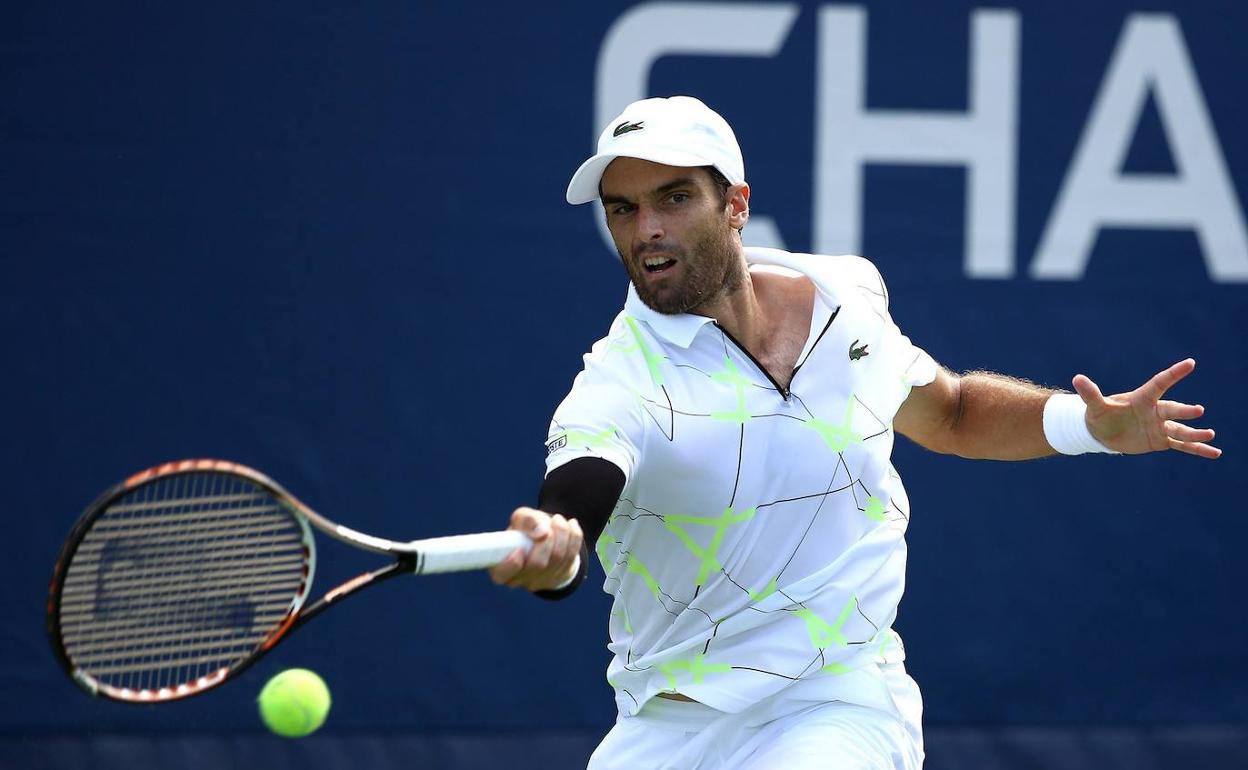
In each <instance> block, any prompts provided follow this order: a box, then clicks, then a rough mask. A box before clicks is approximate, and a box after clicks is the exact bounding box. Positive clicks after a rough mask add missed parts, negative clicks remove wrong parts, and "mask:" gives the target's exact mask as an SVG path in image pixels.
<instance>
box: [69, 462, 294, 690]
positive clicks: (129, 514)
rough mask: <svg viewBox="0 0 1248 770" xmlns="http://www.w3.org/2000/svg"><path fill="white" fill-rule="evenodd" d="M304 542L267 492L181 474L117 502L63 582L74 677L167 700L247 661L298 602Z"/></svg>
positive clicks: (220, 478) (221, 478)
mask: <svg viewBox="0 0 1248 770" xmlns="http://www.w3.org/2000/svg"><path fill="white" fill-rule="evenodd" d="M308 544H309V543H308V541H307V540H305V536H304V530H303V528H302V527H301V526H300V524H299V522H298V521H296V520H295V518H294V517H293V516H291V515H290V514H289V513H288V512H287V511H286V510H285V509H284V508H283V507H282V506H281V505H280V504H279V502H278V501H277V499H276V498H275V497H273V496H272V495H271V494H270V493H269V492H268V491H267V490H265V489H264V488H262V487H260V486H259V485H257V484H255V483H253V482H251V481H250V480H248V479H245V478H243V477H240V476H237V475H234V474H230V473H225V472H199V473H187V474H177V475H173V476H169V477H165V478H162V479H159V480H157V481H154V482H152V483H149V484H146V485H144V486H141V487H139V488H137V489H135V490H133V491H131V492H130V493H128V494H126V495H124V496H122V497H120V498H118V499H117V500H115V501H113V502H112V503H111V504H110V505H109V506H108V508H107V510H106V511H105V512H104V513H103V514H102V515H101V516H100V517H99V518H98V519H96V521H95V522H94V524H93V525H92V527H91V529H90V530H89V531H88V533H87V534H86V536H85V537H84V538H83V540H82V542H81V543H80V544H79V546H78V549H77V550H76V552H75V553H74V556H73V558H72V560H71V562H70V564H69V566H68V569H67V571H66V577H65V582H64V586H63V589H62V593H61V597H62V598H61V607H60V623H61V637H62V640H63V643H64V646H65V651H66V653H67V655H68V657H69V658H70V660H71V661H72V662H73V663H74V665H75V666H77V667H79V668H81V669H82V670H83V671H84V672H86V673H87V674H89V675H90V676H92V677H95V678H96V679H97V680H99V681H101V682H103V683H105V684H108V685H111V686H113V687H118V688H126V689H131V690H159V689H162V688H175V687H177V686H178V685H180V684H186V683H191V682H194V681H196V680H197V679H199V678H201V677H203V676H206V675H208V674H211V673H214V672H216V671H218V670H220V669H222V668H226V667H229V666H231V665H233V664H235V663H237V662H238V661H239V660H241V659H243V658H245V657H246V656H247V655H249V654H250V653H251V652H252V651H253V650H254V649H255V648H256V647H257V646H258V645H259V644H260V643H261V642H263V641H264V640H265V639H266V638H268V636H269V635H270V634H271V632H272V631H273V629H274V628H276V627H277V626H278V625H279V624H280V623H282V622H283V620H284V619H285V618H286V616H287V614H288V613H289V611H290V608H291V606H292V601H293V600H294V599H295V597H296V596H298V595H299V594H300V592H301V591H303V590H306V586H305V585H304V584H305V582H306V574H307V572H306V570H307V565H308V559H309V554H308V552H307V545H308Z"/></svg>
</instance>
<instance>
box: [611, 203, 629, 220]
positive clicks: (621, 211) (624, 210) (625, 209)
mask: <svg viewBox="0 0 1248 770" xmlns="http://www.w3.org/2000/svg"><path fill="white" fill-rule="evenodd" d="M632 210H633V207H632V206H631V205H630V204H627V203H624V204H620V205H619V206H616V207H615V208H613V209H612V210H611V213H612V214H615V215H616V216H617V217H618V216H623V215H625V214H629V213H632Z"/></svg>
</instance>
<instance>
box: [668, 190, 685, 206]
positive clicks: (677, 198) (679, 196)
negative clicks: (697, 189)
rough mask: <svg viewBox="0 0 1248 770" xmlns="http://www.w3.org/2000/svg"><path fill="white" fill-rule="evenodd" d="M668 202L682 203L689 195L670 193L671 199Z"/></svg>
mask: <svg viewBox="0 0 1248 770" xmlns="http://www.w3.org/2000/svg"><path fill="white" fill-rule="evenodd" d="M670 200H671V201H672V203H684V202H685V201H687V200H689V193H683V192H678V193H672V197H671V199H670Z"/></svg>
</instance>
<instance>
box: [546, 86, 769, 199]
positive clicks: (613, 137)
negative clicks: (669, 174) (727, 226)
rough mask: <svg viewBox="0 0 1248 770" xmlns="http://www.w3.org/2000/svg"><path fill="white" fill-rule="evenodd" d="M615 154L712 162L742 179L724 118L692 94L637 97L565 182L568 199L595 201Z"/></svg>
mask: <svg viewBox="0 0 1248 770" xmlns="http://www.w3.org/2000/svg"><path fill="white" fill-rule="evenodd" d="M619 157H625V158H640V159H641V160H649V161H653V162H654V163H662V164H664V165H667V166H714V167H715V168H717V169H719V172H720V173H721V174H723V175H724V176H725V177H726V178H727V179H728V181H729V182H730V183H732V184H740V183H741V182H744V181H745V161H744V160H742V158H741V147H740V146H738V145H737V137H736V136H735V135H733V133H732V128H731V127H730V126H729V125H728V121H726V120H724V119H723V118H722V117H720V116H719V113H717V112H715V111H714V110H712V109H711V108H710V107H707V106H706V105H705V104H703V103H702V102H700V101H698V100H697V99H694V98H693V97H692V96H673V97H671V98H668V99H663V98H655V99H642V100H641V101H639V102H633V103H632V104H630V105H628V106H627V107H625V108H624V111H623V112H622V113H620V116H619V117H617V118H616V119H615V120H613V121H611V122H610V123H608V124H607V127H606V128H604V129H603V130H602V135H601V136H599V137H598V152H597V154H595V155H594V157H592V158H590V159H589V160H587V161H585V162H584V163H582V164H581V167H580V168H578V169H577V170H576V173H575V174H573V175H572V181H571V182H569V183H568V203H589V202H590V201H593V200H597V199H598V183H599V182H600V181H601V180H602V172H604V171H606V170H607V166H609V165H610V164H611V161H613V160H615V159H616V158H619Z"/></svg>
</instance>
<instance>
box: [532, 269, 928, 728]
mask: <svg viewBox="0 0 1248 770" xmlns="http://www.w3.org/2000/svg"><path fill="white" fill-rule="evenodd" d="M746 260H747V262H748V263H749V264H750V265H751V270H759V269H762V270H780V271H781V272H784V271H796V272H799V273H803V274H805V275H807V276H808V277H809V278H810V279H811V280H812V281H813V282H814V284H815V286H816V287H817V292H816V299H815V309H814V314H813V318H812V323H811V329H810V335H809V337H808V339H807V341H806V345H805V348H804V349H803V350H802V353H801V355H800V356H799V358H798V364H797V368H796V371H795V373H794V375H793V378H792V381H791V383H790V388H791V390H790V391H789V392H785V391H784V390H783V389H780V388H778V387H777V385H776V384H775V383H774V382H773V381H772V380H771V379H770V378H769V377H768V376H767V374H766V373H765V372H764V371H763V370H762V368H761V367H760V366H759V365H758V364H757V363H756V362H755V361H754V360H753V359H752V358H751V357H750V356H749V354H747V353H746V352H745V350H744V349H743V348H741V347H740V346H739V345H738V344H736V343H735V342H734V341H733V340H732V339H731V338H730V337H729V336H728V334H727V333H726V332H725V331H724V330H723V329H722V328H721V327H719V326H718V324H716V323H715V322H714V321H713V320H712V319H710V318H706V317H703V316H697V315H689V314H682V315H670V316H669V315H663V314H660V313H657V312H655V311H653V310H651V309H649V308H648V307H646V306H645V305H644V304H643V303H642V302H641V300H640V299H639V298H638V296H637V294H636V291H635V290H634V289H633V288H632V287H631V286H630V288H629V295H628V300H627V302H626V304H625V306H624V311H623V312H622V313H621V314H620V315H619V316H617V317H616V319H615V321H614V323H613V324H612V326H611V331H610V333H609V334H608V335H607V336H606V337H605V338H603V339H602V340H599V341H598V342H597V343H595V344H594V346H593V348H592V350H591V351H590V353H589V354H587V355H586V356H585V369H584V370H583V371H582V372H581V373H580V374H579V375H578V376H577V377H576V380H575V382H574V383H573V386H572V390H571V392H570V393H569V394H568V396H567V398H566V399H564V401H563V403H562V404H561V405H560V406H559V408H558V409H557V410H556V412H555V415H554V419H553V421H552V424H551V429H550V435H549V437H548V440H547V448H548V455H547V472H548V473H549V472H550V471H551V470H554V469H555V468H557V467H559V466H560V465H563V464H564V463H566V462H568V461H570V460H573V459H575V458H578V457H600V458H603V459H605V460H609V461H610V462H612V463H614V464H616V465H618V466H619V467H620V469H621V470H622V471H623V472H624V476H625V478H626V483H625V486H624V490H623V492H622V493H621V495H620V499H619V502H618V504H617V505H616V507H615V510H614V512H613V514H612V516H611V519H610V521H609V523H608V524H607V527H606V530H605V531H604V533H603V535H602V537H601V538H600V539H599V540H598V542H597V544H596V546H595V550H596V551H597V553H598V557H599V559H600V560H601V562H602V565H603V568H604V570H605V571H606V576H607V577H606V581H605V582H604V584H603V589H604V590H605V591H606V592H607V593H609V594H612V595H613V596H614V597H615V603H614V606H613V608H612V612H611V620H610V636H611V643H610V645H609V648H610V649H611V651H612V652H613V653H614V655H615V658H614V660H612V662H611V664H610V666H609V668H608V671H607V680H608V681H609V682H610V683H611V684H612V686H614V687H615V690H616V701H617V704H618V706H619V710H620V713H621V714H624V715H631V714H634V713H636V712H637V711H638V710H639V709H640V708H641V705H642V704H644V703H645V702H646V701H647V700H649V699H650V698H651V697H653V696H654V695H655V694H656V693H659V692H680V693H683V694H685V695H687V696H689V697H691V698H693V699H695V700H698V701H701V702H703V703H705V704H707V705H709V706H712V707H713V708H717V709H720V710H723V711H728V712H737V711H740V710H742V709H744V708H746V707H748V706H750V705H751V704H753V703H756V702H757V701H759V700H760V699H762V698H765V697H767V696H769V695H772V694H774V693H776V692H778V691H779V690H781V689H783V688H785V687H786V686H789V685H791V684H793V683H794V682H796V681H799V680H800V681H802V682H803V683H809V684H803V687H804V688H812V687H813V688H815V689H817V690H818V689H820V688H825V689H826V690H827V693H828V697H829V698H832V697H836V698H842V699H845V693H844V692H843V691H844V689H845V683H846V682H849V681H850V680H855V675H851V674H852V673H853V672H860V671H862V670H865V669H868V668H873V667H872V666H871V664H874V663H887V662H895V661H899V660H901V659H903V657H904V653H903V650H902V648H901V644H900V639H899V638H898V637H897V635H896V634H895V633H894V632H893V631H892V630H891V625H892V623H893V620H894V618H895V617H896V614H897V603H898V601H899V600H900V599H901V594H902V590H903V587H904V583H905V565H906V544H905V539H904V535H905V531H906V525H907V523H908V521H909V517H910V505H909V503H908V501H907V499H906V492H905V489H904V488H903V487H902V483H901V479H900V477H898V475H897V472H896V471H895V470H894V469H893V466H892V464H891V463H890V462H889V456H890V454H891V452H892V446H893V431H892V421H893V417H894V415H895V414H896V412H897V409H898V407H900V405H901V403H902V401H903V400H904V399H905V398H906V396H907V394H908V393H909V392H910V388H911V387H913V386H916V385H925V384H927V383H929V382H931V381H932V380H933V379H934V378H935V375H936V364H935V362H934V361H933V360H932V359H931V357H929V356H928V355H927V354H926V353H925V352H923V351H922V350H920V349H919V348H917V347H915V346H914V345H912V344H911V343H910V340H909V339H907V338H906V337H905V336H904V335H902V333H901V331H900V330H899V329H898V328H897V326H896V325H895V324H894V323H893V322H892V320H891V319H890V318H889V315H888V294H887V291H886V289H885V287H884V283H883V280H882V279H881V278H880V274H879V272H878V271H877V270H876V268H875V266H874V265H872V264H871V263H870V262H868V261H867V260H865V259H863V258H861V257H854V256H836V257H833V256H818V255H809V254H790V253H788V252H783V251H778V250H775V249H747V250H746ZM859 678H860V677H859ZM855 687H858V685H855ZM850 699H851V700H852V697H851V698H850ZM864 699H865V700H870V698H864ZM868 705H870V704H868Z"/></svg>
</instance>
